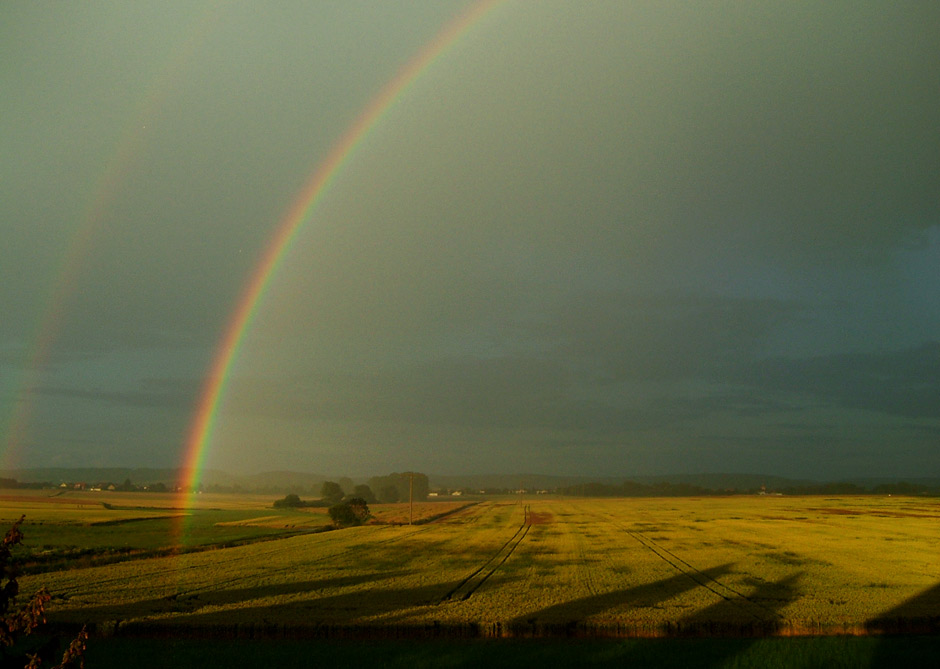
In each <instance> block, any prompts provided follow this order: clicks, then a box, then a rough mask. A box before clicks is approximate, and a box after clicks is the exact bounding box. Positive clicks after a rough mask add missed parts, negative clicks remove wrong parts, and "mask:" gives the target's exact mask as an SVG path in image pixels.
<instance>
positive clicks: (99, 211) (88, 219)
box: [0, 2, 226, 468]
mask: <svg viewBox="0 0 940 669" xmlns="http://www.w3.org/2000/svg"><path fill="white" fill-rule="evenodd" d="M225 11H226V10H225V8H224V7H221V6H220V3H219V2H213V3H212V4H210V5H209V6H207V7H206V8H205V9H203V10H202V11H201V12H200V13H199V14H198V15H197V16H196V17H195V18H194V20H193V21H192V23H190V24H188V25H186V26H184V28H185V30H181V32H180V37H179V39H177V40H173V41H171V42H170V43H169V45H168V47H169V48H168V49H167V52H166V53H167V57H166V58H165V60H164V61H163V64H162V66H161V67H160V68H159V69H158V71H157V74H156V76H155V77H154V79H153V81H151V83H150V84H149V86H148V87H147V89H146V94H145V95H144V96H143V97H142V98H141V100H140V102H139V104H138V105H137V109H136V113H135V114H134V115H133V116H132V117H131V118H130V120H129V122H128V123H127V124H126V125H125V127H124V129H123V131H122V132H121V134H120V135H119V140H118V141H117V143H116V145H115V151H114V152H113V154H112V155H111V156H110V158H109V159H108V160H107V162H106V163H105V165H104V171H103V172H102V173H101V175H100V176H99V177H98V178H97V180H96V181H95V186H94V188H93V189H91V197H90V199H89V201H88V206H87V207H86V208H85V210H84V213H83V215H82V216H81V218H79V219H77V222H76V225H75V227H74V230H73V232H72V234H71V235H69V241H68V243H67V244H66V245H65V252H64V253H63V255H62V258H61V260H60V262H59V263H58V270H57V272H56V274H55V277H54V279H53V281H52V282H51V283H50V284H49V287H48V290H47V293H46V296H45V299H43V300H41V302H40V304H42V305H43V309H42V311H41V312H40V317H39V319H38V321H37V323H36V327H35V328H34V330H33V336H31V337H30V338H29V341H30V342H31V346H30V348H29V349H28V350H27V352H26V355H25V356H24V364H23V365H22V369H23V372H22V373H21V375H20V378H18V379H14V380H13V382H12V383H11V384H10V387H11V388H12V389H13V394H14V396H16V397H18V398H20V399H19V401H18V402H16V403H15V404H14V405H13V409H12V411H11V413H10V416H9V418H8V420H7V421H6V423H5V424H4V422H3V421H0V437H2V441H0V467H2V468H10V467H13V466H16V465H18V464H19V463H18V461H17V459H18V458H19V457H20V455H21V451H22V450H23V445H24V442H25V441H26V440H27V436H28V431H29V425H30V422H31V420H32V412H33V409H34V406H33V397H32V395H33V393H34V391H35V389H36V387H37V386H38V385H39V382H40V380H41V378H42V372H43V369H44V368H45V367H46V366H47V365H48V362H49V359H50V357H51V355H52V352H53V347H54V345H55V343H56V339H57V338H58V336H59V332H60V330H61V329H62V324H63V322H64V321H65V319H66V316H67V309H68V303H69V300H70V298H71V297H72V296H73V295H74V293H75V291H76V287H77V286H78V285H79V283H80V279H81V276H82V272H83V271H84V269H85V265H86V263H87V262H88V259H89V257H90V256H91V254H92V252H93V251H94V249H95V242H96V241H97V239H98V238H99V237H100V235H101V231H102V229H103V227H104V226H105V221H106V219H107V216H108V213H109V208H110V207H111V205H112V204H113V203H114V202H115V201H117V200H118V198H119V196H120V193H121V189H122V188H123V186H124V183H125V181H126V179H127V178H128V175H129V173H130V172H131V171H132V169H133V166H134V163H135V161H137V160H138V159H139V157H140V155H141V154H142V153H143V151H144V148H145V146H146V144H147V141H148V136H147V133H145V132H142V129H143V128H145V127H146V126H148V125H150V124H151V123H152V121H153V120H154V119H155V118H157V117H158V115H159V113H160V110H161V108H162V107H163V105H164V104H165V102H166V100H167V99H168V98H169V96H170V94H171V93H172V91H173V90H174V88H175V87H176V86H177V85H178V84H179V82H180V81H182V75H183V74H184V73H185V71H186V68H187V67H188V66H189V64H190V62H191V61H192V60H193V58H194V57H195V56H196V54H197V53H198V50H199V47H200V46H201V45H202V44H203V43H204V42H205V40H206V39H207V37H208V36H209V35H210V34H211V32H212V30H214V29H215V28H216V27H217V26H218V25H219V24H220V22H221V18H222V16H223V14H224V12H225ZM0 418H2V416H0Z"/></svg>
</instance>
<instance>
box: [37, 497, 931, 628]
mask: <svg viewBox="0 0 940 669" xmlns="http://www.w3.org/2000/svg"><path fill="white" fill-rule="evenodd" d="M233 503H234V502H233ZM429 506H430V507H431V510H432V511H433V509H434V508H435V507H436V505H435V504H430V505H429ZM416 508H417V505H416ZM436 508H440V507H439V506H438V507H436ZM268 511H270V512H271V514H270V515H269V514H268ZM387 511H388V513H389V514H392V513H397V514H401V513H402V512H404V513H407V505H404V509H403V508H402V505H398V506H397V508H396V509H394V510H393V509H388V510H387ZM97 513H98V511H97V509H95V510H94V514H97ZM191 513H192V514H193V517H194V518H198V517H200V515H201V514H208V515H205V516H204V518H205V519H208V520H205V523H206V524H209V522H210V520H211V519H212V518H213V517H214V516H213V515H212V514H221V513H241V514H244V518H243V519H242V521H238V520H233V519H229V520H221V521H217V522H216V524H215V525H213V527H216V528H218V527H220V525H219V524H218V523H223V525H221V527H223V528H232V527H235V528H241V527H242V525H239V522H247V521H252V522H258V521H257V519H266V518H271V517H273V516H275V515H277V514H280V515H284V514H283V512H281V511H280V510H278V512H277V514H275V512H274V510H271V509H268V510H265V509H263V508H262V507H259V506H254V507H253V508H252V507H250V506H247V507H240V508H237V509H235V508H232V509H221V508H220V506H217V507H212V506H210V505H203V508H201V509H198V510H195V511H192V512H191ZM298 513H300V512H298ZM425 513H429V511H427V510H424V509H423V510H422V514H425ZM95 517H98V516H97V515H95ZM252 519H254V520H252ZM938 520H940V500H935V499H922V498H902V497H891V498H887V497H882V498H876V497H845V498H824V497H794V498H788V497H770V496H768V497H756V496H755V497H727V498H701V499H684V498H668V499H667V498H663V499H631V500H606V499H605V500H595V499H591V500H588V499H546V498H539V499H532V500H498V501H492V500H491V501H486V502H482V503H480V504H477V505H475V506H472V507H469V508H466V509H463V510H460V511H458V512H456V513H453V514H451V515H448V516H446V517H444V518H442V519H440V520H437V521H436V522H432V523H429V524H424V525H415V526H407V525H405V526H392V525H370V526H363V527H357V528H350V529H346V530H342V531H338V532H327V533H318V534H313V533H308V534H300V535H293V536H287V537H285V538H281V539H278V540H276V541H266V542H260V543H251V544H246V545H241V546H236V547H231V548H225V549H220V550H211V551H204V552H195V553H182V554H177V555H167V556H162V557H154V558H148V559H137V560H131V561H125V562H120V563H116V564H109V565H104V566H96V567H87V568H81V569H62V570H59V571H53V572H49V573H44V574H37V575H35V576H28V577H24V578H23V579H21V589H22V591H23V592H30V591H31V590H33V589H35V588H38V587H39V586H40V585H46V586H47V587H48V588H49V589H50V591H51V592H52V593H53V597H54V599H53V603H52V607H51V614H50V620H51V621H53V622H57V623H60V624H68V623H81V622H90V623H93V624H94V625H95V626H96V629H97V630H98V632H99V633H113V634H117V635H118V636H122V635H161V634H166V635H172V636H178V635H180V634H183V635H194V636H202V637H215V638H257V637H262V638H281V637H295V636H311V635H312V636H317V637H330V638H332V639H334V640H339V639H343V638H363V637H368V638H375V639H381V638H396V637H405V638H429V637H444V638H454V637H467V638H476V637H502V638H514V639H523V638H528V637H537V638H544V637H565V638H570V637H583V638H594V637H663V636H667V637H697V636H702V637H716V636H723V637H728V638H757V637H768V636H792V635H826V634H845V635H867V634H882V633H893V632H904V633H924V632H927V633H933V634H936V633H937V632H938V631H940V559H938V557H937V556H938V555H940V532H938ZM145 522H153V521H144V520H141V521H139V523H145ZM264 522H267V521H264ZM272 522H274V521H272ZM277 522H280V521H277ZM139 523H138V522H133V523H123V524H117V525H109V526H106V527H108V528H109V529H110V530H112V531H114V532H117V533H120V532H124V531H130V528H133V527H134V526H135V525H138V524H139ZM225 523H228V524H225ZM275 524H276V523H275ZM197 525H198V523H195V522H194V523H193V527H196V526H197ZM262 525H263V523H262ZM249 527H251V528H254V527H256V525H250V526H249ZM34 529H35V528H34V527H29V526H27V527H26V528H25V531H26V533H27V537H29V533H30V532H31V531H33V530H34ZM262 529H263V528H262ZM269 529H270V528H269Z"/></svg>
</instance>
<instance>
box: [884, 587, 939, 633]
mask: <svg viewBox="0 0 940 669" xmlns="http://www.w3.org/2000/svg"><path fill="white" fill-rule="evenodd" d="M865 629H866V630H867V631H868V632H869V633H870V634H912V633H913V634H940V583H938V584H937V585H935V586H933V587H932V588H927V589H926V590H924V591H923V592H921V593H920V594H917V595H914V596H913V597H911V598H910V599H908V600H907V601H905V602H902V603H901V604H899V605H898V606H896V607H894V608H893V609H889V610H887V611H885V612H884V613H881V614H879V615H878V616H876V617H875V618H872V619H871V620H868V621H866V622H865Z"/></svg>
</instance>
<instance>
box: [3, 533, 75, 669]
mask: <svg viewBox="0 0 940 669" xmlns="http://www.w3.org/2000/svg"><path fill="white" fill-rule="evenodd" d="M25 518H26V516H20V519H19V520H17V521H16V522H15V523H13V526H12V527H10V529H9V530H8V531H7V533H6V536H4V537H3V541H2V543H0V581H2V579H3V578H5V579H6V583H3V584H2V585H0V666H4V667H7V666H12V665H11V662H14V661H15V662H24V661H25V662H27V664H25V665H24V666H25V668H26V669H35V668H37V667H40V666H42V658H41V657H40V655H39V654H40V652H42V651H41V650H40V651H37V652H35V653H29V652H26V653H25V654H24V655H23V656H22V657H10V656H9V655H8V650H9V648H10V647H11V646H13V644H15V643H17V642H18V641H20V640H21V637H25V636H29V635H30V634H31V633H32V632H33V630H35V629H36V628H37V627H39V626H40V625H41V624H43V623H44V622H46V618H45V610H46V604H47V603H48V602H49V600H50V599H51V595H50V594H49V591H48V590H46V589H45V588H40V590H39V591H38V592H37V593H36V594H35V595H33V597H32V599H30V600H29V602H28V603H27V604H26V605H25V606H22V607H19V608H15V607H16V597H17V595H18V594H19V590H20V586H19V583H18V582H17V577H18V576H19V573H18V571H17V569H16V565H15V564H14V562H13V547H14V546H16V545H18V544H19V543H20V542H21V541H22V540H23V533H22V532H20V524H21V523H22V522H23V520H24V519H25ZM87 640H88V632H87V630H86V629H85V628H84V627H82V629H81V631H80V632H79V633H78V636H76V637H75V639H74V640H72V642H71V643H70V644H69V646H68V648H66V650H65V653H64V654H63V655H62V661H61V662H60V663H59V664H57V665H55V666H54V667H53V669H65V667H70V666H72V663H73V662H75V663H77V664H78V666H79V667H84V666H85V659H84V654H85V642H86V641H87Z"/></svg>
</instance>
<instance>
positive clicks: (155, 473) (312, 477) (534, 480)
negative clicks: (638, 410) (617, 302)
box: [0, 467, 940, 495]
mask: <svg viewBox="0 0 940 669" xmlns="http://www.w3.org/2000/svg"><path fill="white" fill-rule="evenodd" d="M388 473H390V472H388V471H384V470H383V471H377V472H375V473H374V474H372V475H375V476H384V475H386V474H388ZM182 474H183V471H182V470H181V469H178V468H164V469H160V468H146V467H137V468H128V467H81V468H75V467H72V468H66V467H40V468H31V469H10V470H4V471H0V478H6V479H15V480H16V481H18V482H20V483H42V482H48V483H51V484H53V485H58V484H60V483H64V482H71V483H77V482H84V483H106V482H107V483H115V484H121V483H123V482H124V481H125V480H127V479H130V481H131V482H132V483H133V484H134V485H137V486H144V485H153V484H156V483H164V484H166V485H167V486H171V487H172V486H173V485H175V484H176V482H178V481H182V480H185V477H183V476H182ZM370 476H371V475H370ZM343 478H345V477H344V476H342V475H336V474H322V473H316V472H295V471H267V472H258V473H256V474H242V475H238V474H229V473H228V472H224V471H220V470H216V469H205V470H203V471H202V475H201V478H200V481H201V483H202V485H203V487H204V488H206V489H209V490H212V489H217V490H224V491H243V492H258V493H276V494H287V493H296V494H302V495H318V494H319V492H320V488H321V486H322V485H323V482H324V481H336V482H339V481H341V479H343ZM350 478H352V479H353V481H354V482H355V483H364V482H366V481H368V479H369V477H368V476H365V477H364V476H356V477H350ZM428 479H429V483H430V487H431V488H432V489H434V488H445V489H449V490H456V489H464V490H520V489H524V490H557V489H559V488H568V487H571V486H575V485H581V484H588V483H599V484H603V485H608V486H620V485H621V484H623V483H624V482H625V481H632V482H635V483H640V484H644V485H655V484H657V483H668V484H672V485H689V486H694V487H698V488H704V489H707V490H714V491H754V490H758V489H760V487H761V486H766V487H767V490H768V491H778V490H788V489H789V490H798V489H801V488H802V489H808V488H813V487H816V488H818V487H819V486H820V485H821V484H822V483H825V482H822V481H818V480H815V481H814V480H807V479H795V478H786V477H782V476H773V475H767V474H741V473H712V474H672V475H662V476H629V475H623V476H559V475H552V474H522V473H520V474H467V475H443V474H428ZM901 481H904V482H907V483H910V484H913V485H914V486H916V487H920V488H923V489H924V490H937V489H940V478H938V477H907V478H905V477H870V478H849V479H840V480H838V481H834V482H831V483H848V484H853V485H857V486H861V487H862V488H865V489H868V490H871V489H874V488H875V487H876V486H879V485H891V484H896V483H898V482H901Z"/></svg>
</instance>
